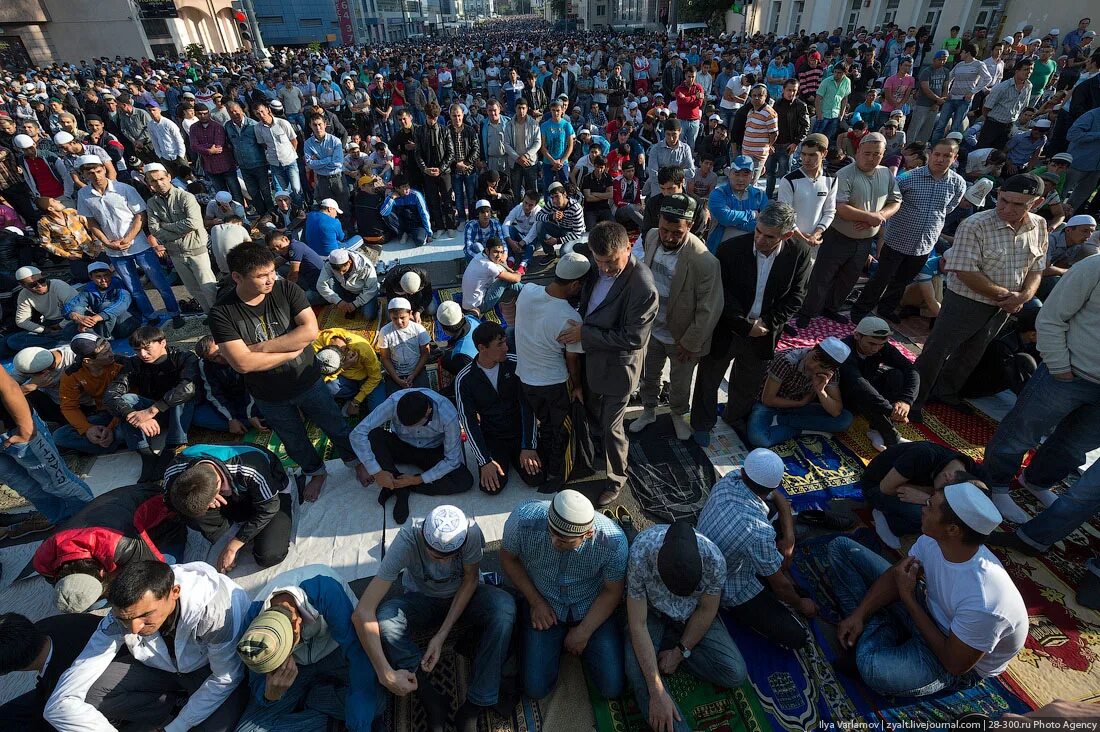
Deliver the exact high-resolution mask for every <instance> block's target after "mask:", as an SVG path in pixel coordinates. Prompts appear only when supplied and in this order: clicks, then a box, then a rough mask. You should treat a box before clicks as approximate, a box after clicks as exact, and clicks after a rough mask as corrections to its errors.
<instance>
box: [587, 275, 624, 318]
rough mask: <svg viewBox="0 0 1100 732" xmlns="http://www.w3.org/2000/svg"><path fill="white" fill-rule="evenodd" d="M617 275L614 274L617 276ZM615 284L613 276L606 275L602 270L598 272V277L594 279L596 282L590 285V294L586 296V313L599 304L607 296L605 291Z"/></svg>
mask: <svg viewBox="0 0 1100 732" xmlns="http://www.w3.org/2000/svg"><path fill="white" fill-rule="evenodd" d="M617 276H618V275H616V277H617ZM614 284H615V277H608V276H607V275H605V274H604V273H603V272H600V274H599V277H598V278H597V279H596V284H595V285H593V287H592V295H591V296H590V297H589V298H588V312H587V313H585V315H588V314H589V313H591V312H592V311H593V310H595V309H596V308H598V307H599V306H600V303H602V302H603V301H604V298H606V297H607V293H609V292H611V286H612V285H614Z"/></svg>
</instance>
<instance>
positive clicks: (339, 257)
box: [328, 249, 351, 264]
mask: <svg viewBox="0 0 1100 732" xmlns="http://www.w3.org/2000/svg"><path fill="white" fill-rule="evenodd" d="M350 259H351V254H350V253H349V252H348V250H347V249H333V250H332V251H331V252H329V255H328V263H329V264H347V263H348V261H349V260H350Z"/></svg>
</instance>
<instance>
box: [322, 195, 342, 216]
mask: <svg viewBox="0 0 1100 732" xmlns="http://www.w3.org/2000/svg"><path fill="white" fill-rule="evenodd" d="M321 208H334V209H336V213H339V214H342V213H344V212H343V210H342V209H341V208H340V204H338V203H336V199H335V198H326V199H324V200H323V201H321Z"/></svg>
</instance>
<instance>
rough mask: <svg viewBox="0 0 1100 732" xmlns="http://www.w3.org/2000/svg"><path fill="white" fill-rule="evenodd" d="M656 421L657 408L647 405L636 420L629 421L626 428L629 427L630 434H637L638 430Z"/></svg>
mask: <svg viewBox="0 0 1100 732" xmlns="http://www.w3.org/2000/svg"><path fill="white" fill-rule="evenodd" d="M656 421H657V410H656V409H650V408H649V407H646V408H645V409H643V410H642V415H641V416H640V417H638V418H637V419H636V420H634V421H633V422H631V423H630V427H628V428H627V429H629V430H630V432H631V433H632V434H635V435H636V434H638V433H639V432H641V431H642V430H644V429H645V428H646V427H648V426H649V425H651V424H653V423H654V422H656Z"/></svg>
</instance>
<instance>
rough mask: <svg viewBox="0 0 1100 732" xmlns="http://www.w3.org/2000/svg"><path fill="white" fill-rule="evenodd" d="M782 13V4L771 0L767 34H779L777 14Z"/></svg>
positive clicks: (777, 0)
mask: <svg viewBox="0 0 1100 732" xmlns="http://www.w3.org/2000/svg"><path fill="white" fill-rule="evenodd" d="M782 11H783V3H782V2H780V1H779V0H772V4H771V9H770V10H769V11H768V32H769V33H778V32H779V14H780V13H781V12H782Z"/></svg>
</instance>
